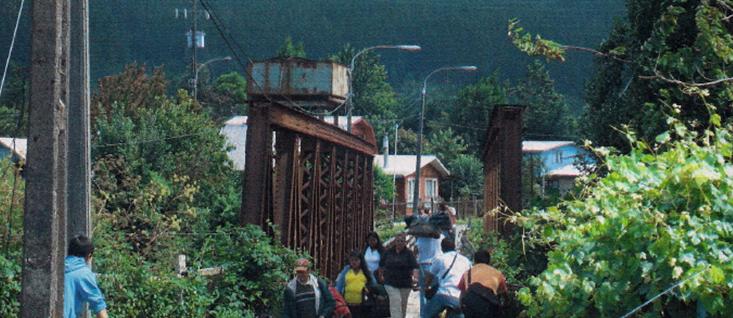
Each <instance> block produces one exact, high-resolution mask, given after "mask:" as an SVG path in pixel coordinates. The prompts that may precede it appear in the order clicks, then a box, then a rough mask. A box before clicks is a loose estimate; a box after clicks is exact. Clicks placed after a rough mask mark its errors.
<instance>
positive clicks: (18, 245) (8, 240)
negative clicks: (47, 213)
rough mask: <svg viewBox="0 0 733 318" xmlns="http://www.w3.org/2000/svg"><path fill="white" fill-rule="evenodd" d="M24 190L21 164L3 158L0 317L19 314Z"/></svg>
mask: <svg viewBox="0 0 733 318" xmlns="http://www.w3.org/2000/svg"><path fill="white" fill-rule="evenodd" d="M13 183H15V196H14V198H13ZM24 189H25V181H24V180H23V178H22V177H21V176H20V168H19V166H18V165H17V164H16V163H13V162H12V161H10V159H9V158H2V159H0V224H2V226H0V235H1V236H0V317H16V316H18V315H19V314H20V287H21V286H20V283H21V259H22V257H21V253H22V244H23V240H22V236H21V234H22V233H23V228H22V225H23V202H24ZM11 198H13V200H12V206H13V208H12V209H10V206H11Z"/></svg>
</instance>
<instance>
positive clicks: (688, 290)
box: [516, 118, 733, 317]
mask: <svg viewBox="0 0 733 318" xmlns="http://www.w3.org/2000/svg"><path fill="white" fill-rule="evenodd" d="M668 122H669V123H670V125H671V126H672V127H673V129H672V130H671V131H670V132H669V133H664V134H661V135H659V136H658V137H657V138H656V140H657V144H655V145H654V146H653V147H652V146H650V145H649V144H647V143H644V142H642V141H636V139H635V138H634V136H633V134H627V136H628V138H629V139H630V140H631V141H632V146H633V147H632V150H631V152H630V153H629V154H627V155H609V156H608V157H606V158H605V160H606V164H607V167H608V170H609V172H608V175H607V176H606V177H604V178H601V179H599V180H597V181H596V182H595V184H594V185H593V186H592V187H590V188H588V189H587V190H586V191H587V193H586V194H587V195H586V196H585V197H584V198H583V199H579V200H574V201H569V202H566V203H563V204H560V205H559V206H558V207H553V208H549V209H547V210H535V211H530V212H528V213H525V214H524V215H521V216H518V217H517V218H516V219H517V220H518V221H519V224H520V225H521V227H523V228H524V230H523V232H525V233H527V234H528V235H527V240H528V241H531V242H533V244H541V245H545V246H548V247H551V248H552V250H551V251H550V252H549V253H548V260H549V263H548V266H547V269H546V270H545V271H544V272H543V273H542V274H540V275H538V276H537V277H536V278H534V279H532V280H531V288H525V289H523V290H522V291H521V293H520V299H521V301H522V303H523V304H524V305H526V306H527V313H528V314H529V315H530V316H541V317H558V316H563V317H571V316H572V317H586V316H600V317H618V316H620V315H622V314H624V313H626V312H628V311H629V310H631V309H632V308H634V307H636V306H637V305H639V304H641V302H643V301H644V300H646V299H649V298H651V297H653V296H655V295H656V294H657V293H660V292H661V291H663V290H665V289H666V288H667V287H669V286H671V285H673V284H675V283H676V282H678V281H681V280H684V279H687V278H690V279H689V280H686V281H685V282H684V283H683V284H682V285H681V286H680V287H679V292H678V293H671V294H668V295H666V296H664V297H662V298H660V299H658V300H657V301H655V302H654V303H653V304H652V305H650V306H648V307H646V308H644V309H643V310H642V313H643V315H644V316H645V317H665V316H668V315H673V314H676V315H683V316H685V315H687V316H691V315H694V313H695V310H696V306H697V305H698V304H699V305H701V306H702V308H704V310H705V311H707V312H708V313H709V314H710V315H712V316H714V317H729V316H730V315H731V313H732V312H731V309H730V307H729V306H726V304H729V303H730V302H731V301H733V298H731V297H732V295H733V293H731V286H733V281H732V280H731V277H733V266H731V261H730V258H731V255H733V251H731V248H730V244H731V242H733V236H731V228H733V218H732V217H731V214H730V211H733V195H731V194H733V164H731V161H730V158H731V156H732V155H733V135H732V134H731V132H733V127H732V126H727V127H726V128H716V129H714V130H710V131H708V130H706V131H704V132H703V133H702V134H699V133H696V132H694V131H691V130H690V129H689V128H688V127H686V126H685V125H684V124H682V123H681V122H679V121H677V120H676V119H671V118H670V119H668ZM695 275H698V276H695ZM693 276H694V277H693Z"/></svg>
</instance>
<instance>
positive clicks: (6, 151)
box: [0, 137, 28, 161]
mask: <svg viewBox="0 0 733 318" xmlns="http://www.w3.org/2000/svg"><path fill="white" fill-rule="evenodd" d="M27 149H28V148H27V141H26V139H25V138H9V137H0V160H1V159H5V158H6V157H8V156H11V159H12V160H13V161H16V160H25V154H26V150H27Z"/></svg>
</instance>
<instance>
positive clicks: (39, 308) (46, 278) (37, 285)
mask: <svg viewBox="0 0 733 318" xmlns="http://www.w3.org/2000/svg"><path fill="white" fill-rule="evenodd" d="M32 15H33V17H32V40H31V45H32V47H31V51H32V52H31V87H30V92H31V93H30V109H29V134H28V155H27V162H26V168H25V169H26V178H27V183H26V190H25V191H26V192H25V214H24V216H23V224H24V229H23V278H22V296H21V317H23V318H32V317H34V318H35V317H54V318H56V317H63V292H64V285H63V283H64V279H63V277H64V254H65V253H64V247H65V245H66V189H67V184H66V140H67V130H66V123H67V110H66V105H68V103H67V101H68V95H67V92H68V77H67V74H69V72H68V71H69V64H68V57H69V52H68V48H69V42H68V41H69V36H68V35H69V19H70V16H69V0H42V1H33V8H32Z"/></svg>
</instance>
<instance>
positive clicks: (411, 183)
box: [407, 178, 415, 208]
mask: <svg viewBox="0 0 733 318" xmlns="http://www.w3.org/2000/svg"><path fill="white" fill-rule="evenodd" d="M413 193H415V179H414V178H413V179H407V207H408V208H411V207H412V201H413V200H414V196H413V195H412V194H413Z"/></svg>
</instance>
